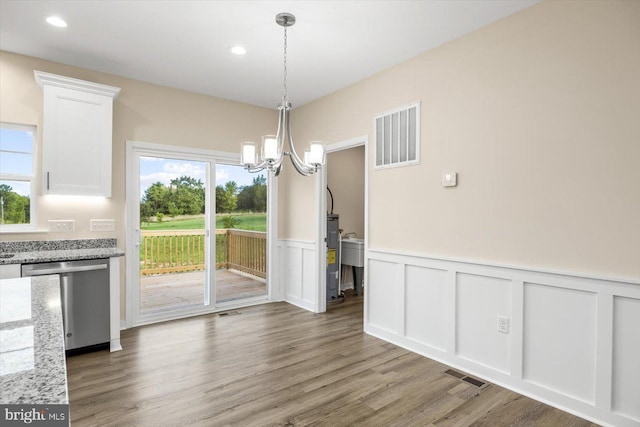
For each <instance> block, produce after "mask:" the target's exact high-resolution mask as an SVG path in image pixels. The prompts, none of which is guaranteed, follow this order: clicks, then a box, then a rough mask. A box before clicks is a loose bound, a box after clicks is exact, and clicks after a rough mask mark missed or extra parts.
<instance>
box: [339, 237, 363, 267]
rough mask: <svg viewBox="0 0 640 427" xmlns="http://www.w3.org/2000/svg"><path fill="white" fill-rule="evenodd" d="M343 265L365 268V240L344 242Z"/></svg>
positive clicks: (352, 239)
mask: <svg viewBox="0 0 640 427" xmlns="http://www.w3.org/2000/svg"><path fill="white" fill-rule="evenodd" d="M342 264H346V265H351V266H354V267H364V239H356V238H350V239H344V240H342Z"/></svg>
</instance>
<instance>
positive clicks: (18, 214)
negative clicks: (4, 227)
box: [0, 184, 31, 224]
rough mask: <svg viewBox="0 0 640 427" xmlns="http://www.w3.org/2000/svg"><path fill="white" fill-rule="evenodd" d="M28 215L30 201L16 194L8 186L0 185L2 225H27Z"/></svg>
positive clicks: (29, 212)
mask: <svg viewBox="0 0 640 427" xmlns="http://www.w3.org/2000/svg"><path fill="white" fill-rule="evenodd" d="M30 214H31V199H30V198H29V197H27V196H22V195H20V194H18V193H16V192H15V191H13V187H11V186H10V185H7V184H0V215H1V216H2V219H1V220H2V224H28V223H29V222H30V221H31V220H30Z"/></svg>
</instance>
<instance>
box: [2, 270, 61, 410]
mask: <svg viewBox="0 0 640 427" xmlns="http://www.w3.org/2000/svg"><path fill="white" fill-rule="evenodd" d="M0 403H3V404H26V403H30V404H67V403H69V398H68V394H67V370H66V363H65V352H64V333H63V326H62V310H61V307H60V284H59V279H58V276H57V275H54V276H39V277H32V278H26V277H25V278H20V279H5V280H0Z"/></svg>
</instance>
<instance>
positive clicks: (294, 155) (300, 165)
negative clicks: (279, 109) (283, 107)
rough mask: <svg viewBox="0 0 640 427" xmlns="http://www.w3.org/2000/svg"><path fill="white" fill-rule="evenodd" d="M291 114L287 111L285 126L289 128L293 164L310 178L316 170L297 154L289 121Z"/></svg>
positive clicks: (288, 139) (288, 136)
mask: <svg viewBox="0 0 640 427" xmlns="http://www.w3.org/2000/svg"><path fill="white" fill-rule="evenodd" d="M290 114H291V112H290V111H289V110H287V112H286V116H285V117H286V121H285V124H286V128H287V141H288V143H289V150H291V154H290V157H291V162H292V163H293V165H294V166H295V167H296V170H298V172H300V170H304V171H305V172H306V176H309V175H311V174H312V173H314V172H315V168H312V167H309V165H307V164H305V162H303V161H302V159H300V156H298V153H297V152H296V147H295V146H294V145H293V136H292V135H291V120H289V119H290ZM301 173H302V172H301ZM303 175H304V174H303Z"/></svg>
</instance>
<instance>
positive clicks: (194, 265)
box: [140, 229, 267, 278]
mask: <svg viewBox="0 0 640 427" xmlns="http://www.w3.org/2000/svg"><path fill="white" fill-rule="evenodd" d="M204 245H205V235H204V230H162V231H143V232H142V242H141V244H140V274H141V275H143V276H147V275H150V274H166V273H178V272H186V271H198V270H204V266H205V259H204V257H205V248H204ZM216 268H218V269H220V268H223V269H227V270H238V271H242V272H244V273H248V274H252V275H254V276H258V277H262V278H265V277H266V276H267V274H266V273H267V234H266V233H265V232H261V231H248V230H236V229H218V230H216Z"/></svg>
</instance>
